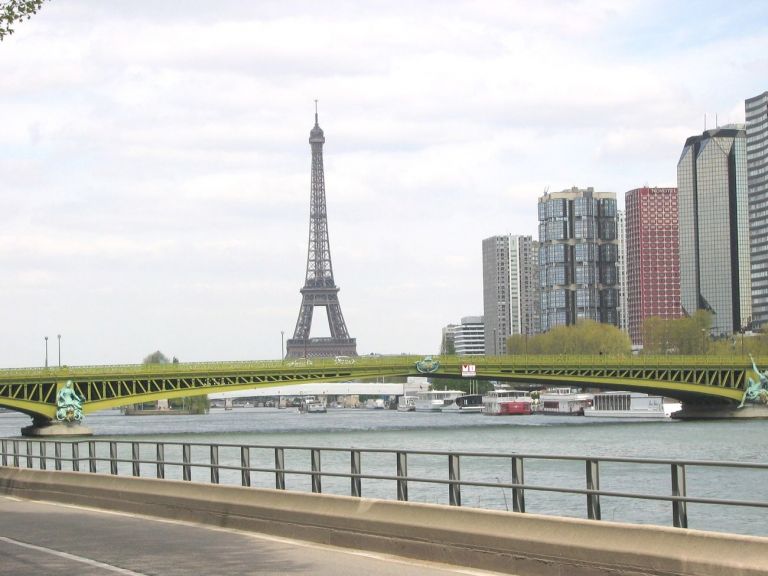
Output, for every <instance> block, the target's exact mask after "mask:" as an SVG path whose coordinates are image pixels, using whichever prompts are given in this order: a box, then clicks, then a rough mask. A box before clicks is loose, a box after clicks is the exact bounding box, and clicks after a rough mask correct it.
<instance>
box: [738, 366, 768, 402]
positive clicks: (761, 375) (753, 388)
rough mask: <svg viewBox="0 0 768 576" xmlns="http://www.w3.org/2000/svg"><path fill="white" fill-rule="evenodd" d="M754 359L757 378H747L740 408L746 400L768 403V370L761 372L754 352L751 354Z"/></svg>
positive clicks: (753, 367)
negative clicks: (753, 354) (753, 355)
mask: <svg viewBox="0 0 768 576" xmlns="http://www.w3.org/2000/svg"><path fill="white" fill-rule="evenodd" d="M749 358H750V359H751V360H752V369H753V370H754V371H755V373H756V374H757V377H758V378H757V380H756V381H755V380H752V378H748V379H747V387H746V389H745V390H744V396H743V397H742V398H741V404H739V408H742V407H743V406H744V404H745V403H746V402H749V403H750V404H768V370H766V371H765V372H760V370H759V369H758V367H757V364H755V359H754V358H752V354H750V355H749Z"/></svg>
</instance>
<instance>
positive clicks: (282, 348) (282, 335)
mask: <svg viewBox="0 0 768 576" xmlns="http://www.w3.org/2000/svg"><path fill="white" fill-rule="evenodd" d="M283 358H285V331H284V330H280V360H281V361H282V360H283Z"/></svg>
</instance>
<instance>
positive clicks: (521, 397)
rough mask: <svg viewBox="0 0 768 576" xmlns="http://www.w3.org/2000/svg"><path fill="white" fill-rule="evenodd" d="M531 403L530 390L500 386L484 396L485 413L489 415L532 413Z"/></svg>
mask: <svg viewBox="0 0 768 576" xmlns="http://www.w3.org/2000/svg"><path fill="white" fill-rule="evenodd" d="M531 403H532V399H531V394H530V392H526V391H525V390H510V389H508V388H499V389H496V390H491V391H490V392H488V393H487V394H486V395H485V396H483V414H485V415H487V416H510V415H513V414H530V413H531Z"/></svg>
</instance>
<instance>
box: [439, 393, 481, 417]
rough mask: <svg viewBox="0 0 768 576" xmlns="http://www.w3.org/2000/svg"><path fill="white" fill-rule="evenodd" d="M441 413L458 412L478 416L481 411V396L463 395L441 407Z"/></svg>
mask: <svg viewBox="0 0 768 576" xmlns="http://www.w3.org/2000/svg"><path fill="white" fill-rule="evenodd" d="M442 411H443V412H458V413H460V414H472V413H474V414H479V413H480V412H482V411H483V397H482V395H481V394H463V395H461V396H458V397H456V398H454V399H453V400H451V401H450V402H447V403H445V404H444V405H443V409H442Z"/></svg>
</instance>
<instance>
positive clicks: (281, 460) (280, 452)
mask: <svg viewBox="0 0 768 576" xmlns="http://www.w3.org/2000/svg"><path fill="white" fill-rule="evenodd" d="M284 470H285V449H283V448H275V488H276V489H277V490H285V472H284Z"/></svg>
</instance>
